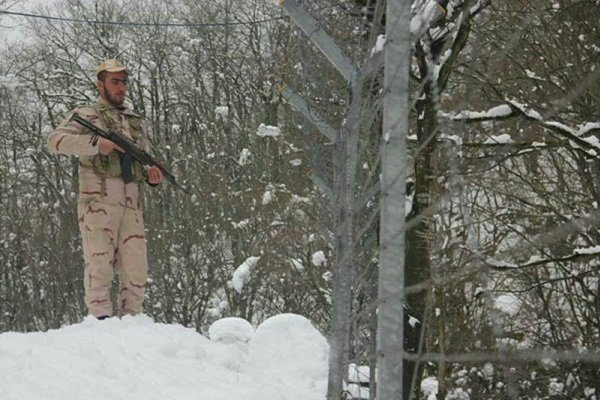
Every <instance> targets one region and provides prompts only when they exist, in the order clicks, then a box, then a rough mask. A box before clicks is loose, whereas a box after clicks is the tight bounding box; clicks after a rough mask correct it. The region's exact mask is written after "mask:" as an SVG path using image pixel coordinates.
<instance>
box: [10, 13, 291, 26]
mask: <svg viewBox="0 0 600 400" xmlns="http://www.w3.org/2000/svg"><path fill="white" fill-rule="evenodd" d="M0 14H6V15H12V16H16V17H25V18H38V19H45V20H50V21H59V22H67V23H76V24H93V25H114V26H133V27H157V26H159V27H178V28H220V27H227V26H240V25H258V24H264V23H267V22H272V21H277V20H282V19H285V17H273V18H266V19H262V20H256V21H248V22H243V21H234V22H206V23H184V22H181V23H173V22H117V21H98V20H90V19H77V18H65V17H52V16H48V15H39V14H30V13H23V12H13V11H0Z"/></svg>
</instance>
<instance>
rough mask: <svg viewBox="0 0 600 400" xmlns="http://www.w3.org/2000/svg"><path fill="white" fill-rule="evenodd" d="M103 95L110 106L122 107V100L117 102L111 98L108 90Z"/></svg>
mask: <svg viewBox="0 0 600 400" xmlns="http://www.w3.org/2000/svg"><path fill="white" fill-rule="evenodd" d="M104 95H105V96H106V100H108V102H109V103H110V104H112V105H113V106H122V105H123V102H124V100H117V99H116V98H114V97H113V96H111V95H110V93H109V92H108V90H105V91H104ZM123 98H124V97H123Z"/></svg>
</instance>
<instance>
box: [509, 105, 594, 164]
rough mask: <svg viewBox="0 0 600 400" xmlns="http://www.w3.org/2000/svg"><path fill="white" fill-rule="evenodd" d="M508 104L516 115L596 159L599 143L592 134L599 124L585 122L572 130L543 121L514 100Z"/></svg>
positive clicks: (537, 114) (536, 114) (552, 122)
mask: <svg viewBox="0 0 600 400" xmlns="http://www.w3.org/2000/svg"><path fill="white" fill-rule="evenodd" d="M508 104H509V105H510V106H511V108H512V109H513V111H515V112H516V113H520V114H521V115H523V116H525V118H527V119H530V120H532V121H537V122H539V123H540V124H541V125H542V126H543V127H545V128H547V129H550V130H552V131H554V132H556V133H558V134H560V135H561V136H563V137H564V138H566V139H568V140H569V143H570V145H571V146H572V147H574V148H582V147H583V148H585V149H587V150H585V151H586V152H587V153H588V154H589V155H591V156H593V157H598V152H599V151H600V141H599V140H598V138H597V137H596V136H594V132H595V131H600V122H587V123H585V124H581V125H579V126H578V127H577V128H572V127H569V126H567V125H565V124H563V123H561V122H558V121H547V120H544V118H543V117H542V116H541V114H540V113H538V112H537V111H535V110H533V109H532V108H530V107H528V106H527V105H525V104H522V103H519V102H517V101H515V100H508ZM586 135H589V136H586Z"/></svg>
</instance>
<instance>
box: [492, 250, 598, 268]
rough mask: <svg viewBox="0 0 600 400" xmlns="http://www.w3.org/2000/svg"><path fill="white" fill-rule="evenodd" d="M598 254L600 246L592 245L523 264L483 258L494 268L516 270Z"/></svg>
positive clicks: (533, 259)
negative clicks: (569, 252)
mask: <svg viewBox="0 0 600 400" xmlns="http://www.w3.org/2000/svg"><path fill="white" fill-rule="evenodd" d="M597 255H600V246H593V247H585V248H578V249H574V250H573V254H569V255H567V256H563V257H550V258H537V257H535V258H532V259H530V260H529V261H527V262H525V263H523V264H513V263H510V262H505V261H499V260H496V259H494V258H491V257H487V258H485V259H484V262H485V263H486V264H487V265H488V266H490V267H491V268H492V269H495V270H499V271H501V270H516V269H523V268H529V267H535V266H538V265H543V264H548V263H553V262H565V261H575V260H577V259H579V258H583V257H589V256H597Z"/></svg>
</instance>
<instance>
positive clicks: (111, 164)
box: [48, 59, 163, 319]
mask: <svg viewBox="0 0 600 400" xmlns="http://www.w3.org/2000/svg"><path fill="white" fill-rule="evenodd" d="M128 75H129V72H128V70H127V68H126V67H125V66H123V65H122V64H120V63H119V62H118V61H117V60H114V59H111V60H106V61H104V62H102V63H101V64H100V66H99V67H98V69H97V70H96V76H97V78H98V81H97V83H96V85H97V87H98V91H99V94H100V97H99V98H98V99H97V101H96V102H95V103H93V104H90V105H88V106H84V107H79V108H76V109H75V110H73V111H72V112H71V113H70V114H69V115H68V116H67V118H66V119H65V121H64V122H63V123H62V124H61V125H60V126H59V127H58V128H56V129H55V130H54V131H53V132H52V133H51V134H50V135H49V136H48V149H49V150H50V151H51V152H53V153H59V154H69V155H76V156H78V157H79V198H78V203H77V215H78V218H79V229H80V231H81V239H82V246H83V257H84V260H85V270H84V287H85V303H86V305H87V307H88V311H89V313H90V314H91V315H93V316H95V317H97V318H98V319H104V318H108V317H110V316H112V315H113V306H112V301H111V298H110V288H111V286H112V280H113V269H116V270H117V273H118V275H119V292H118V302H117V304H118V312H119V315H125V314H130V315H135V314H138V313H141V312H142V303H143V301H144V287H145V284H146V279H147V274H148V261H147V257H146V239H145V236H144V222H143V218H142V207H141V199H140V195H141V194H140V184H141V183H142V181H144V180H145V181H146V182H147V183H149V184H150V185H153V186H154V185H157V184H159V183H160V182H161V181H162V179H163V174H162V172H161V170H160V169H159V168H158V167H156V166H152V167H150V168H147V169H146V168H145V167H144V166H142V165H141V164H140V163H138V162H137V161H135V160H131V159H130V158H129V157H122V154H123V149H121V148H120V147H119V146H117V145H115V144H114V143H112V142H111V141H109V140H107V139H104V138H102V137H100V138H97V142H95V141H93V140H92V135H90V132H89V131H87V130H86V129H85V128H84V127H82V126H81V125H79V124H78V123H76V122H73V121H70V117H71V115H72V114H73V113H75V112H77V113H78V114H79V115H80V116H82V117H83V118H86V119H87V120H89V121H90V122H92V123H93V124H94V125H96V126H98V127H100V128H102V129H105V130H110V131H113V132H118V133H120V134H122V135H124V136H127V137H128V138H130V139H132V140H133V141H134V142H135V144H136V145H137V146H139V147H140V148H142V149H144V150H147V149H148V143H147V140H146V137H145V135H144V129H143V124H142V118H141V117H140V115H138V114H136V113H134V112H133V111H131V110H130V109H129V108H128V107H126V106H125V105H124V101H125V94H126V92H127V77H128ZM122 171H126V173H127V171H130V174H127V175H130V176H132V177H133V181H132V182H130V183H125V181H124V180H123V178H122Z"/></svg>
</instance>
